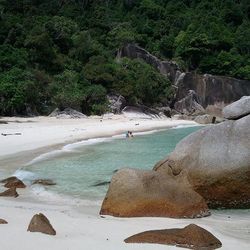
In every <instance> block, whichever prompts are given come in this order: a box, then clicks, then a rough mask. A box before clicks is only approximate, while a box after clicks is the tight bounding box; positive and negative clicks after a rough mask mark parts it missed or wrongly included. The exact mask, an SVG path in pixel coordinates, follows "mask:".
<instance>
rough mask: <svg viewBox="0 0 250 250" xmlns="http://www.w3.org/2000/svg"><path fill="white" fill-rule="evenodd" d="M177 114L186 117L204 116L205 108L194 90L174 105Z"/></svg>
mask: <svg viewBox="0 0 250 250" xmlns="http://www.w3.org/2000/svg"><path fill="white" fill-rule="evenodd" d="M174 108H175V110H176V111H177V112H179V113H181V114H184V115H203V114H205V110H204V108H203V107H202V106H201V104H200V100H199V97H198V95H197V94H196V93H195V91H193V90H189V92H188V94H187V96H185V97H184V98H183V99H181V100H179V101H177V102H176V103H175V104H174Z"/></svg>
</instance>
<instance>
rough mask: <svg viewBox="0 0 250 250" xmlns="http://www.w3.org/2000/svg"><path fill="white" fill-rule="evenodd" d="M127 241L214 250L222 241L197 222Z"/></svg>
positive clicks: (132, 237) (142, 234)
mask: <svg viewBox="0 0 250 250" xmlns="http://www.w3.org/2000/svg"><path fill="white" fill-rule="evenodd" d="M125 242H126V243H156V244H164V245H173V246H177V247H184V248H189V249H206V250H212V249H216V248H220V247H221V246H222V244H221V242H220V241H219V240H218V239H217V238H216V237H215V236H213V235H212V234H211V233H210V232H208V231H207V230H205V229H204V228H202V227H199V226H197V225H195V224H190V225H188V226H186V227H184V228H173V229H165V230H152V231H146V232H142V233H139V234H136V235H133V236H131V237H129V238H127V239H125Z"/></svg>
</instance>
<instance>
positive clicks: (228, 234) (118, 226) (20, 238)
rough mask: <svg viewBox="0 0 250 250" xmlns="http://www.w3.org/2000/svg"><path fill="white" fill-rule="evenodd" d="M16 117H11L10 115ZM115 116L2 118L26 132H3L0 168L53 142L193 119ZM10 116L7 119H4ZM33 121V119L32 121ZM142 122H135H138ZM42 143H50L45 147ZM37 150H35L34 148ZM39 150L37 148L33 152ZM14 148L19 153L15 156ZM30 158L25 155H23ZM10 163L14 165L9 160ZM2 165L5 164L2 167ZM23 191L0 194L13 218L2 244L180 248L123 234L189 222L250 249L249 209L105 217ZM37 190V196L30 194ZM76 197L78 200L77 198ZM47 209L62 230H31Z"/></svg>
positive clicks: (104, 249) (101, 249)
mask: <svg viewBox="0 0 250 250" xmlns="http://www.w3.org/2000/svg"><path fill="white" fill-rule="evenodd" d="M16 119H17V118H8V119H7V120H8V121H13V120H16ZM130 119H131V118H126V117H123V116H115V117H112V120H111V119H110V118H108V117H107V118H104V119H103V121H102V122H100V118H98V117H96V118H91V119H80V120H58V119H55V118H45V117H38V118H32V119H31V118H29V119H24V118H23V119H20V118H18V120H19V121H21V123H20V122H19V123H16V122H9V123H8V124H0V134H1V133H11V134H12V133H17V132H18V133H21V134H22V135H9V136H1V135H0V158H1V162H0V168H3V167H6V166H5V164H3V163H5V160H4V159H7V158H8V160H9V162H8V161H7V162H8V163H10V162H11V161H10V159H12V160H13V161H15V163H16V164H17V163H18V161H20V159H22V160H23V162H25V161H26V162H27V161H28V160H30V158H32V157H34V156H36V155H37V154H39V153H41V152H46V151H48V150H49V148H48V147H49V146H52V145H57V146H56V147H59V148H60V147H61V146H62V145H63V144H67V143H69V142H73V141H76V140H81V139H86V138H93V137H100V136H110V135H114V134H120V133H124V132H125V131H127V130H132V131H144V130H151V129H156V128H164V127H169V126H178V125H182V124H190V125H191V124H194V123H193V122H190V121H172V120H170V119H162V120H141V119H139V118H134V119H133V120H130ZM5 120H6V119H5ZM27 121H32V122H27ZM138 123H139V125H135V124H138ZM42 147H47V148H43V149H41V148H42ZM32 152H33V153H32ZM34 152H36V153H34ZM14 154H19V156H18V157H16V156H15V155H14ZM23 158H25V159H23ZM8 166H9V165H8ZM0 170H1V169H0ZM18 192H19V193H20V196H19V197H18V198H16V199H14V198H3V197H0V218H2V219H5V220H7V221H8V222H9V224H7V225H0V235H1V239H2V241H1V245H0V249H1V250H16V249H21V250H31V249H32V250H33V249H36V250H44V249H52V250H78V249H79V250H120V249H143V250H147V249H148V250H149V249H151V250H157V249H176V248H175V247H168V246H163V245H150V244H126V243H124V242H123V240H124V239H125V238H126V237H128V236H131V235H133V234H135V233H138V232H142V231H145V230H152V229H165V228H173V227H174V228H176V227H184V226H186V225H188V224H190V223H196V224H197V225H200V226H202V227H204V228H206V229H208V230H209V231H210V232H211V233H213V234H214V235H215V236H216V237H218V238H219V239H220V240H221V241H222V244H223V247H222V249H225V250H235V249H239V250H246V249H250V213H249V211H248V212H247V211H245V212H244V213H241V212H240V211H227V212H225V211H221V212H215V211H213V215H212V216H210V217H207V218H202V219H194V220H188V219H185V220H180V219H178V220H177V219H168V218H133V219H124V218H113V217H106V218H101V217H100V216H99V215H98V212H99V209H100V206H91V207H89V206H88V207H82V206H81V207H78V208H77V207H75V206H71V205H70V204H69V202H68V203H62V202H59V201H57V200H54V202H44V200H42V199H41V198H37V197H35V195H34V194H31V192H30V190H29V189H25V190H20V189H19V190H18ZM31 195H33V196H31ZM72 203H73V200H72ZM39 212H42V213H44V214H45V215H46V216H47V217H48V218H49V220H50V222H51V224H52V225H53V226H54V228H55V230H56V231H57V235H56V236H49V235H44V234H41V233H30V232H27V227H28V224H29V222H30V220H31V218H32V216H33V215H34V214H35V213H39Z"/></svg>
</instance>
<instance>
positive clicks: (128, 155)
mask: <svg viewBox="0 0 250 250" xmlns="http://www.w3.org/2000/svg"><path fill="white" fill-rule="evenodd" d="M198 129H200V127H185V128H176V129H168V130H164V131H160V132H156V133H152V134H143V135H139V134H138V135H136V134H135V137H134V138H131V139H126V138H125V136H124V137H122V138H116V139H112V140H109V141H104V142H99V143H96V144H92V145H85V146H79V147H77V148H74V150H72V151H70V152H67V153H65V154H61V155H59V156H57V157H54V158H50V159H46V160H43V161H40V162H36V161H35V162H34V163H33V164H31V165H29V166H26V167H24V168H23V170H25V171H28V173H29V174H28V175H27V174H26V178H31V179H35V178H46V179H52V180H54V181H55V182H56V183H57V185H55V186H51V187H48V190H49V191H53V192H56V193H59V194H64V195H70V196H74V197H76V198H81V199H90V200H97V199H102V198H103V197H104V195H105V193H106V191H107V188H108V185H103V186H94V185H95V184H98V183H100V182H105V181H110V179H111V177H112V175H113V173H114V171H115V170H117V169H119V168H123V167H132V168H139V169H152V167H153V166H154V165H155V163H156V162H157V161H159V160H161V159H162V158H164V157H166V156H167V155H168V154H169V153H170V152H171V151H172V150H173V149H174V148H175V146H176V144H177V143H178V142H179V141H180V140H181V139H182V138H184V137H185V136H187V135H188V134H190V133H192V132H194V131H196V130H198ZM96 142H98V140H97V141H96ZM24 179H25V178H24Z"/></svg>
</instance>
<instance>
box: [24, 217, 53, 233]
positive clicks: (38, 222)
mask: <svg viewBox="0 0 250 250" xmlns="http://www.w3.org/2000/svg"><path fill="white" fill-rule="evenodd" d="M27 231H30V232H40V233H44V234H50V235H56V231H55V229H54V228H53V227H52V226H51V224H50V222H49V220H48V219H47V217H46V216H45V215H43V214H41V213H40V214H35V215H34V216H33V218H32V219H31V221H30V224H29V227H28V229H27Z"/></svg>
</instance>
